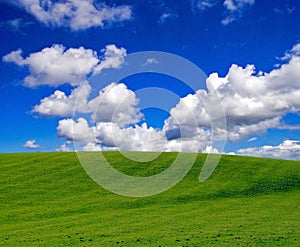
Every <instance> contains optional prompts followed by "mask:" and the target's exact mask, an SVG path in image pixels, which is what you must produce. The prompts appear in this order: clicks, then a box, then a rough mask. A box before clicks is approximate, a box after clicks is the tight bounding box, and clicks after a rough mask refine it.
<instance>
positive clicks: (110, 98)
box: [88, 83, 143, 126]
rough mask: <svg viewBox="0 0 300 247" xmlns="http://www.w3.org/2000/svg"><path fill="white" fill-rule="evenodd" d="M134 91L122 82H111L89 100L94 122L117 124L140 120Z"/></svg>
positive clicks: (127, 123)
mask: <svg viewBox="0 0 300 247" xmlns="http://www.w3.org/2000/svg"><path fill="white" fill-rule="evenodd" d="M138 103H139V100H138V98H137V97H136V95H135V93H134V92H133V91H131V90H129V89H128V88H127V86H126V85H125V84H124V83H111V84H109V85H108V86H106V87H105V88H103V89H102V90H101V91H100V92H99V96H97V97H96V98H94V99H92V100H91V101H90V102H89V104H88V105H89V109H90V111H91V112H92V119H93V120H95V122H113V123H117V124H118V125H119V126H126V125H129V124H135V123H138V122H139V121H141V120H142V118H143V115H142V114H141V113H140V111H139V109H138V108H137V105H138Z"/></svg>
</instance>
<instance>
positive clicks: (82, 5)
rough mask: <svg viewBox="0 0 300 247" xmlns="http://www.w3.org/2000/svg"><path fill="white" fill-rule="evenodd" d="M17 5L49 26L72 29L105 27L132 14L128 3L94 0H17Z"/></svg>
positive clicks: (129, 17)
mask: <svg viewBox="0 0 300 247" xmlns="http://www.w3.org/2000/svg"><path fill="white" fill-rule="evenodd" d="M16 5H17V6H18V7H21V8H24V10H25V11H26V12H28V13H30V14H31V15H33V16H34V17H35V18H36V19H37V20H38V21H39V22H41V23H43V24H45V25H47V26H52V27H68V28H70V29H71V30H83V29H88V28H91V27H101V28H103V27H104V26H105V23H114V22H123V21H126V20H130V19H131V16H132V11H131V7H130V6H128V5H120V6H113V7H109V6H107V5H105V4H97V2H96V1H94V0H85V1H82V0H67V1H52V0H47V1H40V0H17V1H16Z"/></svg>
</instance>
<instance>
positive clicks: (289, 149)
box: [237, 140, 300, 160]
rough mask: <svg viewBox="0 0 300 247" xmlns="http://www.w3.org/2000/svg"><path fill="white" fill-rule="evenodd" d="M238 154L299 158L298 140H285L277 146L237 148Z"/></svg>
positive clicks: (299, 145)
mask: <svg viewBox="0 0 300 247" xmlns="http://www.w3.org/2000/svg"><path fill="white" fill-rule="evenodd" d="M237 153H238V154H240V155H246V156H258V157H269V158H277V159H289V160H300V141H296V140H285V141H283V142H282V143H281V144H279V145H278V146H270V145H266V146H262V147H251V148H244V149H239V150H238V151H237Z"/></svg>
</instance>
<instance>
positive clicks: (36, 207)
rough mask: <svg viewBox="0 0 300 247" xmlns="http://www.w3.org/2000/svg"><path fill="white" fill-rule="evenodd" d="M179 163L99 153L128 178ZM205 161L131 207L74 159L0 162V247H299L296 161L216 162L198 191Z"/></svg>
mask: <svg viewBox="0 0 300 247" xmlns="http://www.w3.org/2000/svg"><path fill="white" fill-rule="evenodd" d="M145 155H146V154H145ZM176 155H177V154H176V153H164V154H162V155H160V156H159V157H158V158H157V159H155V160H154V161H149V162H145V163H138V162H129V161H128V160H126V159H125V158H124V157H122V156H121V155H120V154H119V153H115V152H110V153H106V154H105V156H106V158H107V159H108V160H110V161H111V162H112V165H113V166H114V167H115V168H116V169H118V170H119V171H122V172H124V173H126V174H128V175H133V176H150V175H153V174H157V173H159V172H161V171H162V170H164V169H166V168H167V167H168V166H169V165H170V162H172V161H173V160H174V157H176ZM204 160H205V154H199V155H198V158H197V161H196V163H195V165H194V166H193V168H192V170H191V171H190V172H189V174H188V175H187V176H186V177H185V178H184V179H183V180H182V181H181V182H179V183H178V184H177V185H176V186H175V187H173V188H172V189H170V190H168V191H166V192H164V193H161V194H159V195H155V196H151V197H146V198H129V197H122V196H118V195H115V194H112V193H110V192H108V191H106V190H104V189H103V188H101V187H100V186H99V185H97V184H96V183H94V182H93V181H92V180H91V179H90V177H89V176H88V175H87V174H86V173H85V172H84V170H83V168H82V167H81V165H80V163H79V161H78V160H77V156H76V154H75V153H34V154H2V155H0V162H1V166H0V172H1V180H0V184H1V185H0V186H1V191H0V201H1V209H0V210H1V218H0V223H1V230H0V245H2V246H136V245H138V246H159V245H161V246H211V245H213V246H238V245H240V246H247V245H249V246H299V242H300V238H299V236H300V223H299V222H300V193H299V192H300V162H299V161H283V160H272V159H261V158H252V157H238V156H223V157H222V159H221V162H220V164H219V166H218V167H217V169H216V170H215V172H214V173H213V175H212V176H211V177H210V178H209V179H208V180H207V181H205V182H204V183H199V182H198V176H199V173H200V170H201V166H202V164H203V161H204Z"/></svg>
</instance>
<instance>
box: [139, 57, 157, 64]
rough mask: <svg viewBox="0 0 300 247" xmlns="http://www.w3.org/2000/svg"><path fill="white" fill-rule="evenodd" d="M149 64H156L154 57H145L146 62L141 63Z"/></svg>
mask: <svg viewBox="0 0 300 247" xmlns="http://www.w3.org/2000/svg"><path fill="white" fill-rule="evenodd" d="M149 64H158V61H157V59H156V58H154V57H151V58H147V60H146V63H144V64H143V65H144V66H146V65H149Z"/></svg>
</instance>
